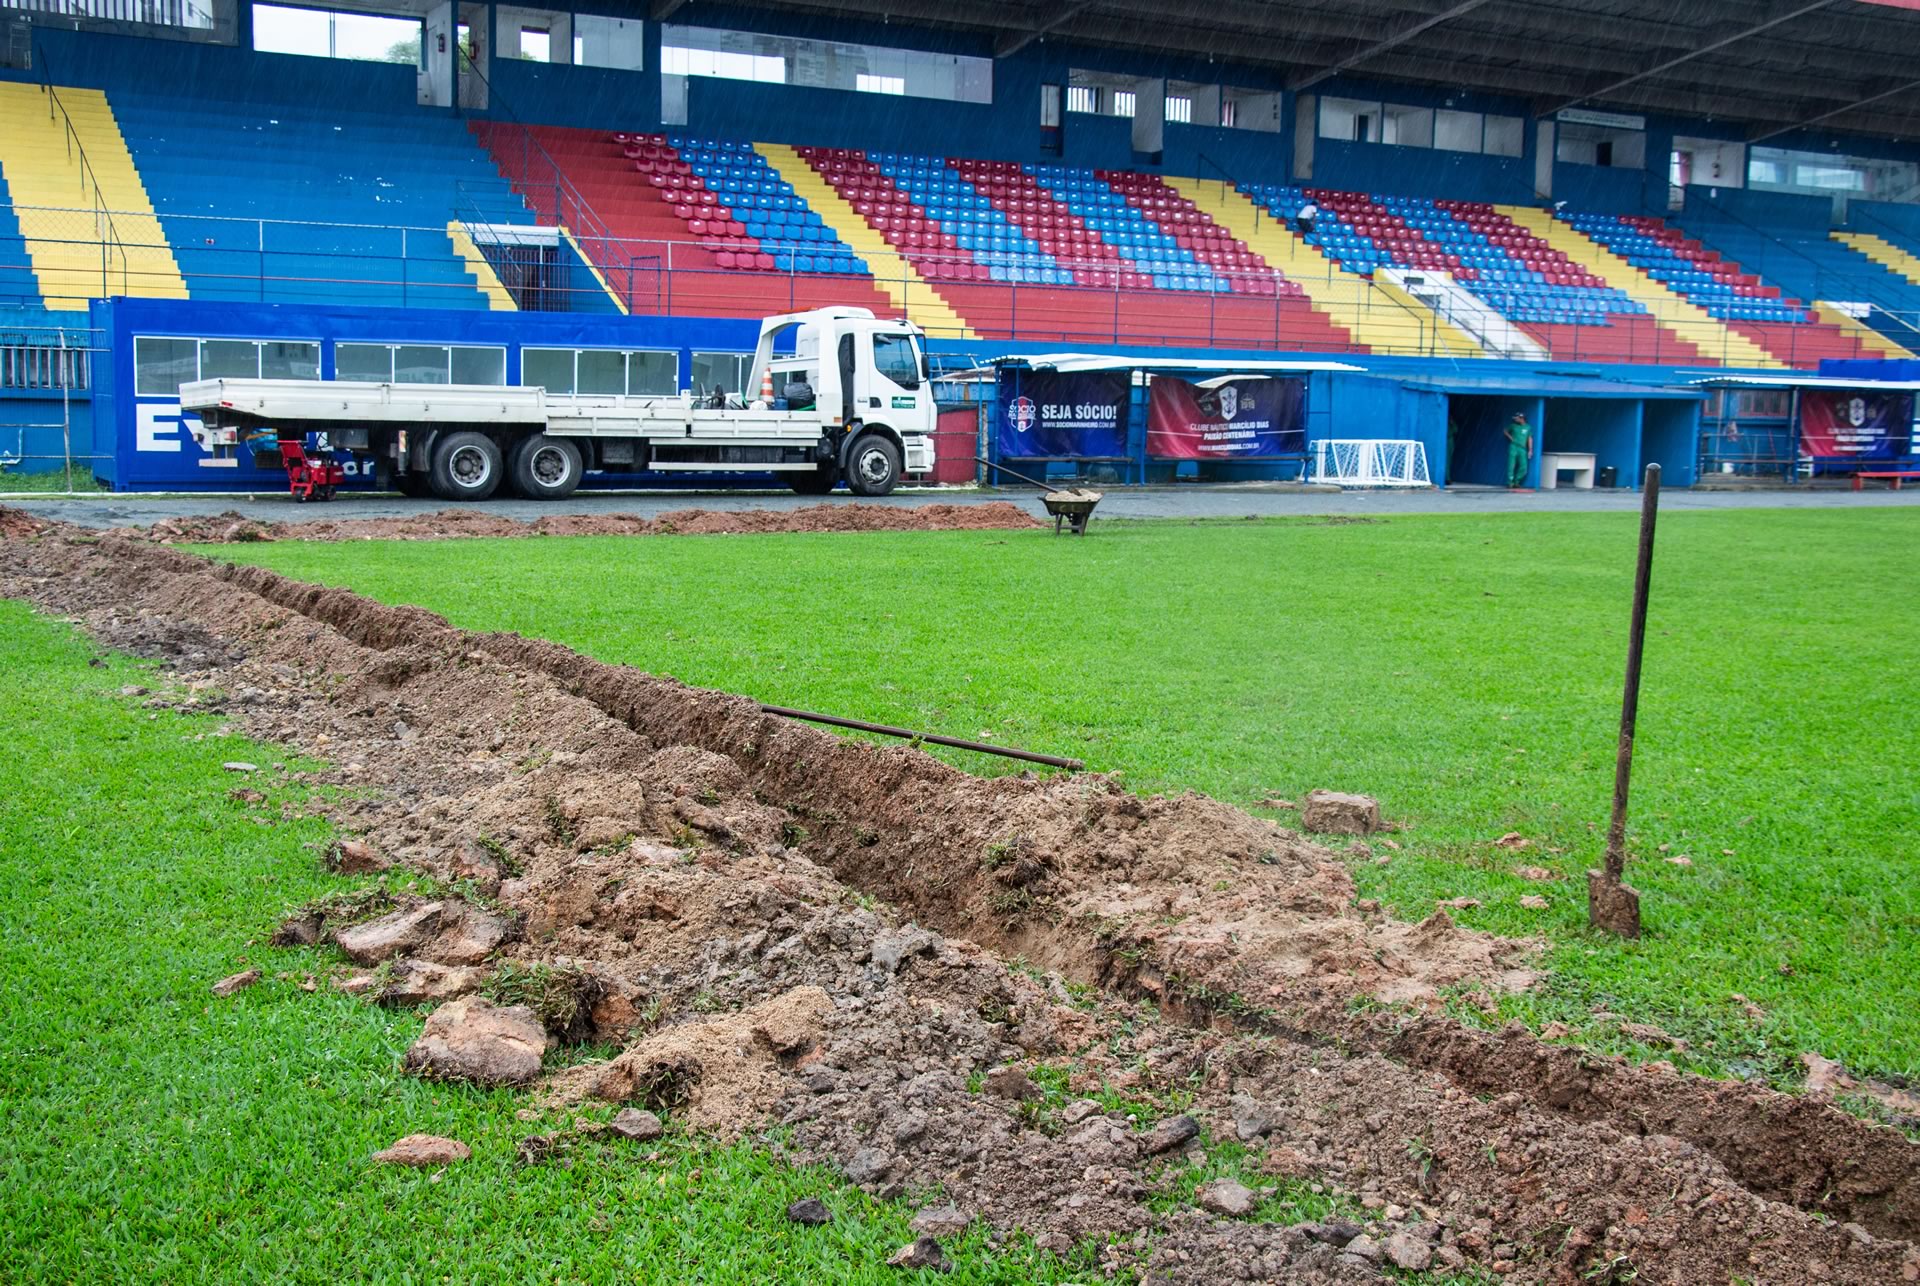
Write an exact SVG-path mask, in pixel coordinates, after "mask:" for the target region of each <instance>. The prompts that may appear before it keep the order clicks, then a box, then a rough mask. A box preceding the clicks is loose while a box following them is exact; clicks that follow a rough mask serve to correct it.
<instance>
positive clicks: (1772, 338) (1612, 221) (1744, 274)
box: [1563, 213, 1877, 370]
mask: <svg viewBox="0 0 1920 1286" xmlns="http://www.w3.org/2000/svg"><path fill="white" fill-rule="evenodd" d="M1563 217H1564V219H1565V221H1566V222H1568V223H1570V224H1572V225H1573V226H1574V227H1575V228H1577V229H1579V230H1580V231H1581V232H1582V233H1584V234H1585V235H1587V236H1588V237H1590V238H1592V239H1593V240H1595V241H1597V242H1599V243H1600V244H1601V245H1603V246H1605V247H1606V248H1607V249H1608V250H1611V251H1612V252H1613V253H1615V254H1617V255H1619V256H1621V257H1622V258H1624V259H1626V261H1627V262H1628V263H1630V264H1632V265H1633V266H1634V267H1636V268H1638V269H1640V270H1641V271H1642V272H1644V273H1646V274H1647V275H1648V276H1650V277H1652V278H1653V279H1654V280H1655V281H1658V282H1659V283H1660V284H1661V285H1663V286H1665V287H1666V288H1667V289H1668V290H1670V291H1673V292H1674V293H1675V294H1678V295H1681V296H1683V297H1684V298H1686V299H1687V300H1688V301H1689V302H1691V303H1694V304H1697V305H1698V306H1699V307H1701V308H1703V309H1705V310H1706V311H1707V312H1708V313H1709V314H1710V315H1712V316H1713V317H1715V318H1717V319H1719V320H1720V321H1723V322H1725V323H1726V324H1727V326H1728V328H1729V329H1730V330H1733V331H1735V332H1736V333H1738V334H1741V335H1744V336H1746V337H1747V338H1748V339H1750V340H1752V341H1753V342H1755V343H1756V344H1759V345H1761V346H1762V347H1764V348H1765V349H1766V350H1767V351H1768V352H1770V353H1772V354H1773V355H1774V356H1775V357H1777V358H1780V359H1781V360H1782V361H1784V362H1785V363H1786V364H1787V365H1789V366H1795V367H1801V368H1804V369H1807V370H1812V369H1815V368H1817V367H1818V366H1819V364H1820V362H1821V361H1822V360H1823V359H1827V358H1857V357H1863V356H1874V355H1877V354H1872V353H1869V352H1868V351H1867V350H1865V349H1863V348H1862V346H1861V345H1860V344H1859V343H1858V342H1857V341H1856V340H1855V339H1854V338H1853V337H1852V336H1851V335H1849V334H1848V332H1847V331H1846V330H1845V329H1843V328H1842V327H1839V326H1836V325H1834V324H1832V323H1831V322H1828V321H1825V320H1823V319H1821V318H1819V317H1818V316H1816V315H1815V314H1814V312H1813V311H1812V310H1811V309H1809V308H1808V307H1806V306H1805V305H1804V304H1801V303H1800V302H1799V301H1797V300H1794V299H1789V298H1787V297H1786V296H1785V295H1784V294H1783V293H1782V292H1781V290H1780V288H1779V287H1778V286H1774V285H1770V284H1768V283H1767V282H1765V281H1763V280H1762V279H1761V278H1759V277H1757V276H1755V275H1754V274H1752V273H1750V272H1748V271H1746V270H1745V269H1744V268H1742V267H1741V266H1740V265H1739V264H1738V263H1735V262H1733V261H1731V260H1730V259H1727V258H1726V257H1724V256H1722V255H1721V254H1720V253H1719V252H1718V251H1716V250H1714V249H1712V248H1710V247H1708V246H1707V245H1705V244H1704V243H1702V242H1700V241H1698V240H1695V239H1694V238H1692V237H1689V236H1688V235H1687V234H1686V233H1685V232H1683V231H1681V230H1680V229H1678V228H1674V227H1670V226H1669V225H1668V224H1666V223H1665V222H1663V221H1662V220H1660V219H1657V218H1655V217H1653V216H1651V215H1611V214H1586V213H1569V214H1567V215H1564V216H1563Z"/></svg>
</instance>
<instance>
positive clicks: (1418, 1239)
mask: <svg viewBox="0 0 1920 1286" xmlns="http://www.w3.org/2000/svg"><path fill="white" fill-rule="evenodd" d="M1387 1259H1388V1261H1389V1262H1390V1263H1392V1264H1393V1266H1394V1267H1395V1268H1403V1269H1405V1270H1406V1271H1407V1272H1410V1273H1423V1272H1425V1271H1426V1270H1427V1268H1428V1267H1429V1266H1431V1265H1432V1263H1433V1245H1432V1243H1431V1242H1429V1241H1428V1240H1427V1239H1426V1238H1425V1237H1422V1236H1419V1235H1418V1234H1416V1233H1411V1232H1396V1233H1394V1234H1393V1236H1391V1237H1389V1238H1387Z"/></svg>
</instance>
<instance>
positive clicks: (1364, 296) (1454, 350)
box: [1167, 178, 1481, 357]
mask: <svg viewBox="0 0 1920 1286" xmlns="http://www.w3.org/2000/svg"><path fill="white" fill-rule="evenodd" d="M1167 183H1168V185H1169V186H1170V187H1171V188H1172V189H1173V190H1174V191H1176V192H1178V193H1180V194H1181V195H1182V196H1184V197H1186V198H1187V199H1188V200H1190V201H1192V202H1193V205H1194V209H1196V210H1198V211H1201V212H1203V213H1205V214H1206V215H1207V216H1208V217H1209V218H1210V219H1211V220H1212V221H1213V222H1214V223H1216V224H1217V225H1219V226H1220V227H1222V228H1224V229H1226V230H1227V231H1228V232H1230V233H1232V234H1233V236H1234V237H1235V238H1236V239H1238V240H1240V241H1243V242H1245V243H1246V245H1247V247H1248V248H1249V249H1250V250H1252V251H1253V252H1254V253H1256V254H1258V255H1259V256H1260V257H1261V258H1262V259H1263V260H1264V261H1265V262H1266V263H1268V264H1270V265H1271V266H1272V267H1274V268H1275V269H1277V270H1278V271H1280V272H1282V273H1284V274H1285V275H1286V277H1287V279H1288V280H1289V281H1291V282H1293V283H1294V284H1295V285H1297V286H1299V288H1300V289H1301V291H1302V292H1304V294H1305V297H1306V299H1307V300H1308V301H1309V302H1310V303H1311V304H1312V306H1313V308H1314V311H1315V312H1317V313H1318V314H1319V315H1321V316H1322V317H1325V318H1326V319H1327V320H1328V321H1329V322H1330V323H1332V324H1333V325H1335V326H1338V327H1340V328H1341V329H1343V330H1345V331H1346V332H1348V333H1349V334H1351V335H1352V336H1353V337H1354V339H1355V341H1357V342H1358V343H1359V344H1361V345H1364V346H1365V348H1366V349H1368V350H1371V351H1373V352H1378V353H1439V354H1444V355H1447V356H1459V357H1477V356H1480V355H1481V350H1480V348H1479V346H1478V345H1476V344H1475V343H1474V342H1473V341H1472V340H1471V339H1469V338H1468V337H1467V336H1466V335H1465V334H1463V333H1462V332H1460V331H1459V330H1457V329H1455V328H1454V327H1452V326H1450V325H1448V324H1447V323H1446V322H1444V321H1442V320H1441V319H1440V318H1439V316H1438V315H1436V314H1435V313H1434V312H1433V310H1432V309H1430V308H1428V307H1427V306H1426V305H1425V304H1422V303H1421V302H1419V301H1418V300H1416V299H1414V298H1413V297H1412V296H1411V295H1409V294H1407V293H1406V292H1405V291H1403V290H1401V289H1399V288H1398V287H1396V286H1394V285H1392V284H1391V283H1388V282H1384V281H1372V280H1369V279H1367V278H1365V277H1362V276H1358V275H1355V274H1353V273H1348V272H1343V271H1341V270H1340V269H1339V266H1338V265H1337V264H1336V263H1335V262H1334V261H1333V260H1332V259H1330V258H1328V257H1327V256H1325V255H1323V254H1322V253H1321V252H1320V251H1319V250H1318V249H1316V248H1314V247H1313V246H1311V245H1309V244H1307V243H1306V242H1305V241H1303V240H1302V239H1301V238H1299V237H1297V236H1295V235H1294V233H1293V232H1292V231H1290V230H1289V229H1288V228H1286V227H1285V226H1284V225H1283V224H1282V223H1281V222H1280V221H1279V220H1278V219H1276V218H1273V217H1271V216H1270V215H1266V214H1263V213H1262V212H1261V210H1260V208H1259V207H1258V206H1256V205H1255V204H1254V202H1253V200H1252V198H1250V197H1248V196H1247V195H1246V194H1245V193H1243V192H1241V191H1239V190H1237V189H1235V188H1233V187H1230V186H1227V185H1225V184H1223V183H1220V182H1216V181H1211V180H1201V179H1186V178H1174V179H1168V180H1167Z"/></svg>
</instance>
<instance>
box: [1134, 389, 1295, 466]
mask: <svg viewBox="0 0 1920 1286" xmlns="http://www.w3.org/2000/svg"><path fill="white" fill-rule="evenodd" d="M1306 449H1307V382H1306V381H1305V380H1303V379H1266V378H1260V379H1246V380H1229V381H1228V382H1227V383H1225V384H1221V385H1218V386H1217V387H1214V388H1201V387H1199V386H1198V385H1195V384H1189V383H1187V381H1185V380H1180V379H1173V378H1171V377H1169V376H1165V375H1157V376H1155V377H1154V381H1153V395H1152V401H1151V411H1150V414H1149V415H1148V417H1147V454H1148V455H1150V456H1154V457H1156V458H1158V459H1162V460H1233V459H1238V458H1241V457H1258V456H1274V455H1300V454H1302V453H1303V452H1305V451H1306Z"/></svg>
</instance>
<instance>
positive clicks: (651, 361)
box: [627, 352, 738, 396]
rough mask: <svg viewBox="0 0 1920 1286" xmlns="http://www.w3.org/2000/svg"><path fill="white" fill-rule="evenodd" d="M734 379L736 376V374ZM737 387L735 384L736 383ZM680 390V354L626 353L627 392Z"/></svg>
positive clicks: (647, 393) (648, 393) (643, 393)
mask: <svg viewBox="0 0 1920 1286" xmlns="http://www.w3.org/2000/svg"><path fill="white" fill-rule="evenodd" d="M735 378H736V380H737V379H738V376H737V375H736V377H735ZM736 387H737V385H736ZM679 391H680V354H678V353H656V352H645V353H628V354H627V392H629V393H632V394H634V395H636V396H640V395H648V396H652V395H658V394H663V393H664V394H672V393H678V392H679Z"/></svg>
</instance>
